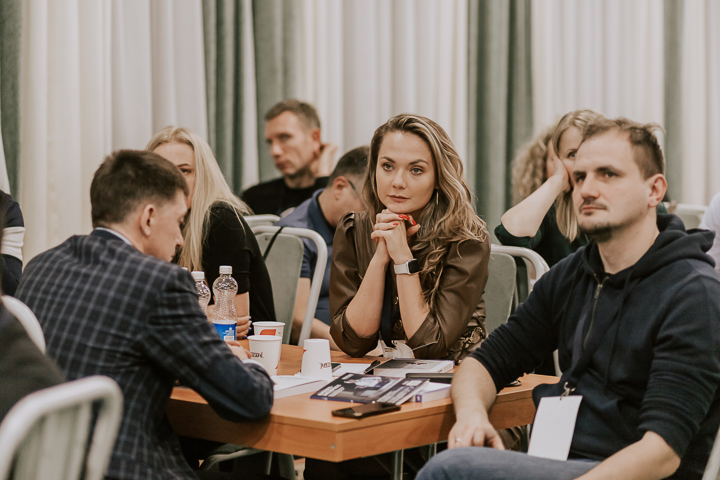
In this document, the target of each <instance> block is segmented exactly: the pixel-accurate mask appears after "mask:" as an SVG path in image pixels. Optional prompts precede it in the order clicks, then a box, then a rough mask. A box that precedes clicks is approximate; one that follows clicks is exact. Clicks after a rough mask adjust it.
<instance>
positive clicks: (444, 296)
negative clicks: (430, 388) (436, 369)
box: [330, 212, 490, 359]
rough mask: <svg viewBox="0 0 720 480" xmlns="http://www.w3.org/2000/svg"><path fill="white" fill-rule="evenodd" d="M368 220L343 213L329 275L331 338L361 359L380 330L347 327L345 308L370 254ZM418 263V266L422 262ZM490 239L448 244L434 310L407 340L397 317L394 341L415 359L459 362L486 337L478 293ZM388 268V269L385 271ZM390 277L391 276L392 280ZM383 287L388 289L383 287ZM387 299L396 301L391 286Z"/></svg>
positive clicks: (485, 271)
mask: <svg viewBox="0 0 720 480" xmlns="http://www.w3.org/2000/svg"><path fill="white" fill-rule="evenodd" d="M372 231H373V225H372V222H371V220H370V218H369V216H368V214H367V213H366V212H358V213H349V214H347V215H345V216H344V217H343V218H342V220H341V221H340V224H339V225H338V227H337V229H336V231H335V239H334V240H333V255H332V269H331V273H330V314H331V315H332V323H331V325H330V334H331V335H332V337H333V339H334V340H335V343H337V345H338V346H339V347H340V348H341V349H342V350H343V351H344V352H345V353H347V354H348V355H351V356H353V357H361V356H363V355H365V354H366V353H367V352H369V351H370V350H372V349H373V348H375V347H376V346H377V343H378V337H379V332H376V333H375V334H374V335H372V336H370V337H360V336H358V334H356V333H355V331H354V330H353V329H352V327H351V326H350V325H349V324H348V321H347V317H346V316H345V310H346V309H347V306H348V304H350V301H351V300H352V299H353V298H354V297H355V294H356V293H357V291H358V288H360V283H361V282H362V279H363V278H364V276H365V272H366V271H367V268H368V266H369V264H370V260H371V259H372V257H373V255H374V254H375V248H376V246H375V242H373V241H372V239H371V238H370V234H371V233H372ZM419 260H420V264H421V265H422V259H419ZM489 260H490V240H489V238H486V239H485V241H483V242H481V241H479V240H466V241H463V242H459V243H453V244H452V245H451V246H450V249H449V251H448V254H447V257H446V260H445V267H444V269H443V272H442V275H441V278H440V287H439V288H440V292H439V294H438V295H437V296H436V301H435V307H434V308H433V310H432V311H431V312H430V313H429V314H428V316H427V317H426V318H425V321H424V322H423V323H422V325H421V326H420V328H419V329H418V330H417V331H416V332H415V334H414V335H413V336H412V338H409V339H408V338H407V337H406V335H405V330H404V329H403V326H402V320H401V319H398V320H397V321H396V323H395V325H394V326H393V338H392V339H393V340H407V345H408V347H410V348H411V349H412V350H413V352H414V354H415V358H448V359H461V358H464V357H465V356H466V355H467V354H468V353H470V351H472V350H473V349H474V348H475V347H477V346H478V345H479V344H480V342H481V341H482V340H484V339H485V337H486V336H487V333H486V330H485V302H484V301H483V298H482V296H483V292H484V290H485V284H486V283H487V278H488V262H489ZM389 268H391V267H389ZM393 278H394V276H393ZM386 288H387V287H386ZM391 288H393V289H394V290H393V296H392V298H395V299H396V298H397V290H396V285H395V284H393V285H392V286H391Z"/></svg>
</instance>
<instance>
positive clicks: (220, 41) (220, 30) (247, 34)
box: [203, 0, 259, 194]
mask: <svg viewBox="0 0 720 480" xmlns="http://www.w3.org/2000/svg"><path fill="white" fill-rule="evenodd" d="M203 26H204V38H205V42H204V43H205V78H206V85H207V108H208V141H209V143H210V146H211V147H212V148H213V151H214V152H215V156H216V157H217V160H218V163H219V164H220V168H221V170H222V171H223V173H224V175H225V178H226V179H227V181H228V184H230V186H231V187H233V189H234V190H235V192H236V193H238V194H239V193H241V192H242V190H243V188H244V187H247V186H249V185H252V184H254V183H257V181H258V178H259V177H258V162H257V158H258V153H257V113H256V112H257V107H256V89H255V51H254V41H253V20H252V2H251V0H240V1H235V2H228V1H225V0H203Z"/></svg>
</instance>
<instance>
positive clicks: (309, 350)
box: [300, 338, 332, 379]
mask: <svg viewBox="0 0 720 480" xmlns="http://www.w3.org/2000/svg"><path fill="white" fill-rule="evenodd" d="M303 349H304V350H303V357H302V369H301V370H300V375H302V376H303V377H314V378H325V379H332V364H331V363H330V342H329V341H327V340H326V339H324V338H308V339H307V340H305V345H304V346H303Z"/></svg>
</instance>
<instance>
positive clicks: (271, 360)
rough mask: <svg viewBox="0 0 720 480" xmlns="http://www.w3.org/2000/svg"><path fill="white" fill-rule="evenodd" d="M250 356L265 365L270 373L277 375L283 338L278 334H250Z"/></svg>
mask: <svg viewBox="0 0 720 480" xmlns="http://www.w3.org/2000/svg"><path fill="white" fill-rule="evenodd" d="M248 340H250V358H251V359H252V360H257V361H258V362H260V364H262V366H263V367H265V370H266V371H267V372H268V375H277V372H278V363H280V348H281V345H282V338H281V337H278V336H276V335H250V336H249V337H248Z"/></svg>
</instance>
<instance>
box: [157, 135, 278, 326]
mask: <svg viewBox="0 0 720 480" xmlns="http://www.w3.org/2000/svg"><path fill="white" fill-rule="evenodd" d="M146 149H147V150H150V151H152V152H155V153H157V154H158V155H160V156H162V157H164V158H166V159H167V160H170V161H171V162H172V163H174V164H175V165H176V166H177V167H178V168H179V169H180V171H181V172H183V174H184V176H185V180H186V181H187V183H188V187H189V189H190V195H189V196H188V214H187V217H186V219H185V224H184V226H183V238H184V244H183V247H182V249H181V250H180V251H179V252H178V253H177V255H176V257H175V261H176V262H177V263H178V265H180V266H181V267H186V268H187V269H188V270H190V271H193V270H202V271H204V272H205V279H206V280H207V283H208V285H210V287H211V288H212V284H213V282H214V281H215V279H216V278H217V277H218V276H219V270H220V265H230V266H232V267H233V273H232V275H233V278H235V280H236V281H237V282H238V294H237V296H236V297H235V309H236V310H237V314H238V328H237V334H238V338H240V337H241V336H244V335H246V334H247V331H248V329H249V320H250V318H249V316H250V315H251V316H252V318H253V320H254V321H274V320H275V307H274V304H273V297H272V287H271V284H270V276H269V275H268V272H267V268H266V267H265V263H264V261H263V259H262V255H261V253H260V249H259V247H258V244H257V241H256V240H255V236H254V235H253V234H252V231H251V230H250V228H249V227H248V225H247V223H246V222H245V220H244V219H243V215H247V214H248V213H250V210H249V208H248V207H247V205H245V203H244V202H243V201H242V200H240V199H239V198H238V197H237V196H235V194H233V192H232V190H230V187H229V186H228V184H227V182H226V181H225V177H223V174H222V172H221V171H220V167H219V166H218V163H217V160H215V156H214V155H213V153H212V150H211V149H210V146H209V145H208V144H207V142H205V141H204V140H203V139H202V138H200V137H199V136H198V135H197V134H195V133H194V132H192V131H190V130H189V129H187V128H182V127H174V126H169V127H165V128H163V129H162V130H161V131H160V132H158V133H157V134H156V135H155V136H154V137H153V138H152V139H151V140H150V142H148V144H147V147H146Z"/></svg>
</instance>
